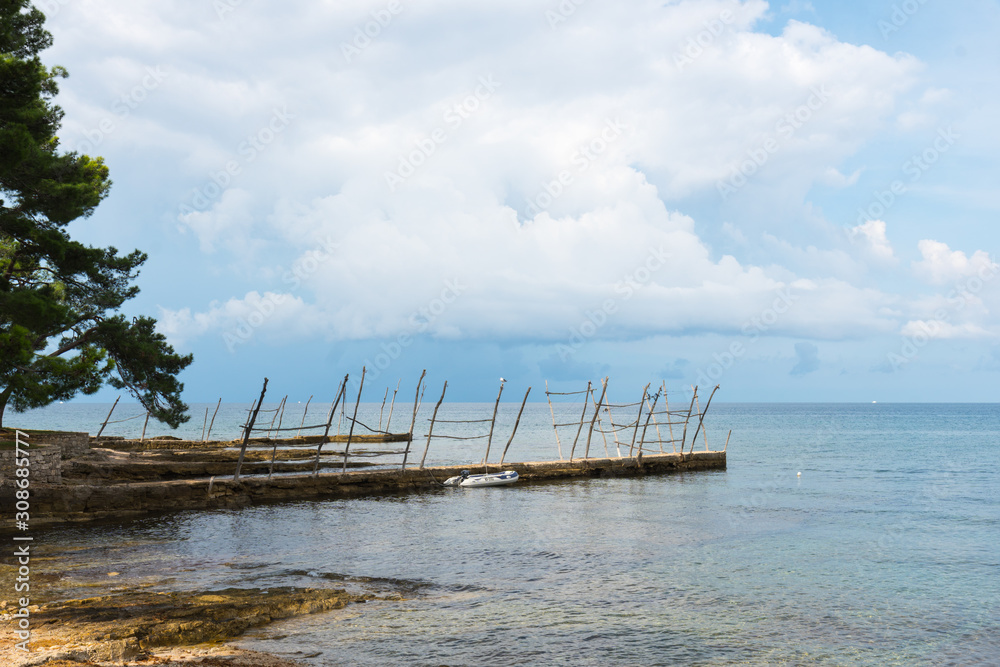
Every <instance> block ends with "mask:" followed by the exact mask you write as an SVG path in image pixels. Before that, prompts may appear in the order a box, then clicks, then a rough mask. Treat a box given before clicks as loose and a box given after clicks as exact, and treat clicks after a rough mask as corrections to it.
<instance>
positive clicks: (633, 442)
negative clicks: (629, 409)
mask: <svg viewBox="0 0 1000 667" xmlns="http://www.w3.org/2000/svg"><path fill="white" fill-rule="evenodd" d="M650 384H652V383H650V382H647V383H646V386H645V388H644V389H643V390H642V400H641V401H639V416H638V417H636V418H635V428H634V429H632V445H631V446H630V447H629V448H628V455H629V456H632V450H633V449H635V436H637V435H639V422H640V421H642V407H643V404H644V403H645V402H646V394H647V393H649V385H650ZM639 449H640V451H641V450H642V444H641V443H640V445H639Z"/></svg>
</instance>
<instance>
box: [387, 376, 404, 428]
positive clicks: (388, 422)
mask: <svg viewBox="0 0 1000 667" xmlns="http://www.w3.org/2000/svg"><path fill="white" fill-rule="evenodd" d="M402 381H403V379H402V378H400V379H398V380H396V389H395V390H394V391H393V392H392V401H391V402H390V403H389V417H388V418H387V419H386V420H385V432H386V433H389V432H390V431H389V424H391V423H392V408H393V406H394V405H396V394H397V393H398V392H399V383H400V382H402Z"/></svg>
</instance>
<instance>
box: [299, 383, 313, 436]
mask: <svg viewBox="0 0 1000 667" xmlns="http://www.w3.org/2000/svg"><path fill="white" fill-rule="evenodd" d="M312 400H313V397H312V394H309V400H308V401H306V407H304V408H303V409H302V421H300V422H299V430H298V431H296V432H295V437H296V438H297V437H299V436H300V435H302V427H303V426H305V423H306V415H307V414H308V413H309V404H310V403H312Z"/></svg>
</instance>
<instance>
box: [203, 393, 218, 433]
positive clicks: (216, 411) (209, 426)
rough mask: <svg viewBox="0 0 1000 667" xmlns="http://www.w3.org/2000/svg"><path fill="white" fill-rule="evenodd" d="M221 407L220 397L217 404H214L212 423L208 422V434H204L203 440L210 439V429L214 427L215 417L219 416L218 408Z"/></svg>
mask: <svg viewBox="0 0 1000 667" xmlns="http://www.w3.org/2000/svg"><path fill="white" fill-rule="evenodd" d="M220 405H222V397H221V396H220V397H219V402H218V403H216V404H215V412H213V413H212V421H210V422H208V433H206V434H205V440H208V439H209V438H211V437H212V427H213V426H215V415H217V414H219V406H220Z"/></svg>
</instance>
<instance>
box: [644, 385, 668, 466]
mask: <svg viewBox="0 0 1000 667" xmlns="http://www.w3.org/2000/svg"><path fill="white" fill-rule="evenodd" d="M660 391H661V392H663V398H664V400H666V398H667V390H666V389H663V388H661V389H660ZM657 395H659V394H657ZM646 405H647V406H648V405H649V399H648V398H647V399H646ZM653 407H654V408H655V407H656V402H655V401H654V402H653ZM649 414H651V415H653V426H654V427H655V428H656V441H657V442H658V443H659V444H660V453H661V454H663V453H664V451H663V436H662V435H660V422H658V421H657V420H656V410H650V411H649ZM667 417H670V415H667Z"/></svg>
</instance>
